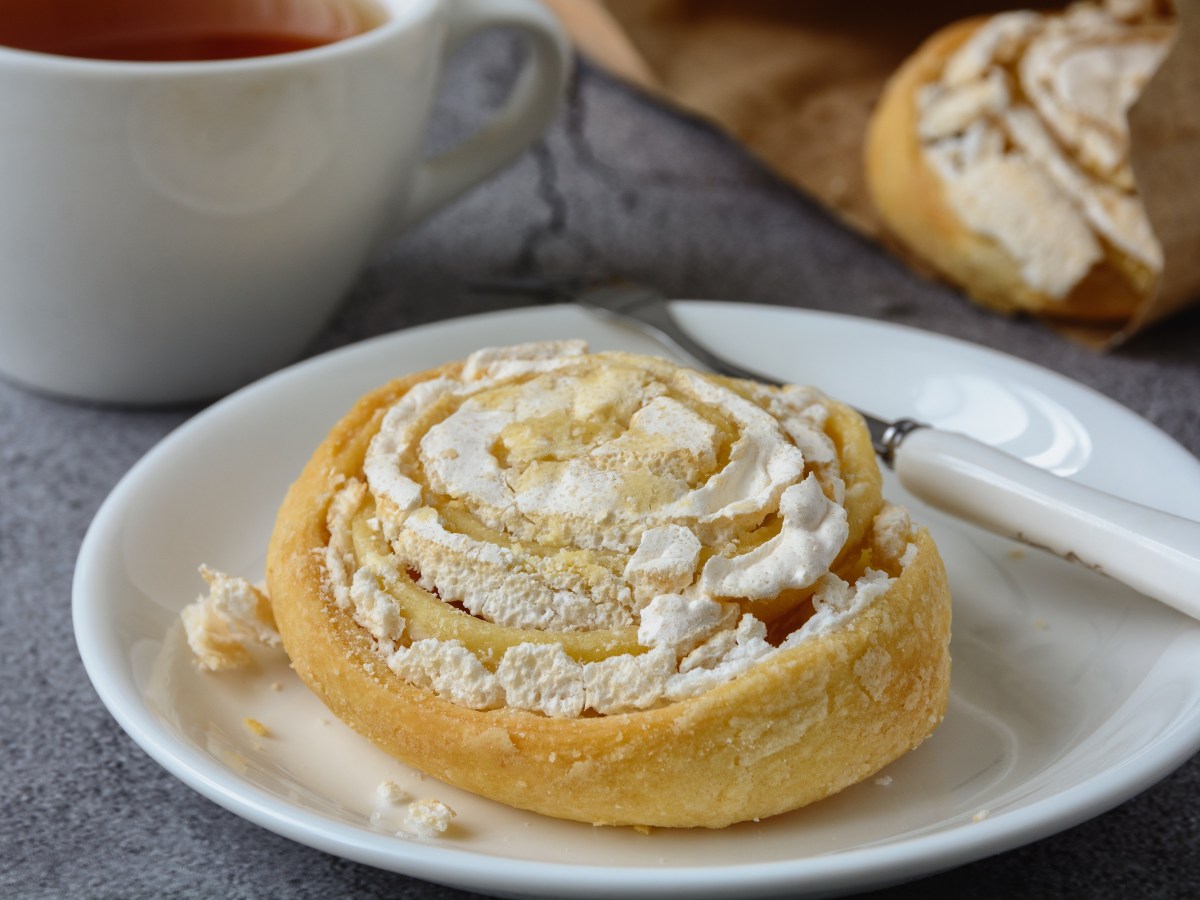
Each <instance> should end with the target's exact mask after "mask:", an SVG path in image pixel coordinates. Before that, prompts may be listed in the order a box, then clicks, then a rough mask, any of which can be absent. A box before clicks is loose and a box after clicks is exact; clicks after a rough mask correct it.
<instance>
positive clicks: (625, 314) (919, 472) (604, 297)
mask: <svg viewBox="0 0 1200 900" xmlns="http://www.w3.org/2000/svg"><path fill="white" fill-rule="evenodd" d="M567 295H568V296H570V297H571V298H572V299H574V300H575V301H576V302H578V303H579V304H580V305H581V306H583V307H584V308H585V309H588V310H590V311H591V312H593V313H595V314H596V315H598V316H601V317H603V318H606V319H614V320H618V321H621V322H625V323H627V324H630V325H633V326H634V327H636V328H638V329H639V330H640V331H642V332H644V333H646V334H648V335H650V336H652V337H654V338H656V339H657V340H658V341H660V342H661V343H663V344H665V345H667V346H668V347H670V348H671V349H673V350H675V351H676V352H678V353H681V354H683V355H684V356H686V357H689V358H690V359H691V360H692V361H693V362H695V363H697V364H698V365H699V366H700V367H702V368H705V369H709V370H710V371H713V372H717V373H719V374H722V375H729V376H731V377H734V378H746V379H750V380H753V381H761V382H765V383H768V384H781V383H782V382H781V381H780V380H779V379H777V378H772V377H770V376H767V375H763V374H761V373H758V372H754V371H751V370H749V369H744V368H742V367H741V366H737V365H734V364H733V363H731V362H729V361H728V360H726V359H723V358H722V357H720V356H718V355H717V354H715V353H713V352H712V351H711V350H710V349H709V348H707V347H705V346H704V345H702V344H700V343H698V342H697V341H696V340H695V339H693V338H692V337H691V336H690V335H689V334H688V333H687V332H686V331H684V330H683V329H682V328H681V327H680V326H679V324H678V323H677V322H676V321H675V319H674V317H673V316H672V315H671V312H670V309H669V308H668V306H667V303H666V300H665V299H664V298H663V297H662V295H660V294H658V293H657V292H655V291H653V290H651V289H649V288H644V287H640V286H633V285H622V284H616V285H607V286H601V287H598V288H593V289H591V290H584V291H580V292H567ZM860 412H861V411H860ZM862 416H863V418H864V419H865V420H866V422H867V427H868V428H869V430H870V432H871V439H872V442H873V443H874V445H875V450H876V452H877V453H878V454H879V456H880V458H881V459H882V460H883V461H884V462H885V463H886V464H887V465H889V466H891V467H892V468H893V469H894V470H895V472H896V475H897V476H898V477H899V479H900V483H901V484H902V485H903V486H904V488H905V489H906V490H908V491H909V492H910V493H911V494H913V496H915V497H917V498H919V499H921V500H922V501H924V502H925V503H928V504H929V505H930V506H933V507H935V508H937V509H940V510H942V511H943V512H947V513H949V514H951V515H953V516H957V517H958V518H960V519H965V520H966V521H968V522H972V523H974V524H976V525H979V526H981V527H983V528H986V529H988V530H989V531H992V532H995V533H996V534H1000V535H1003V536H1005V537H1009V538H1013V539H1014V540H1017V541H1021V542H1023V543H1026V544H1030V545H1032V546H1034V547H1038V548H1041V549H1043V550H1048V551H1050V552H1051V553H1054V554H1056V555H1058V556H1061V557H1063V558H1064V559H1068V560H1071V561H1072V562H1078V563H1082V564H1083V565H1085V566H1087V567H1088V568H1091V569H1094V570H1095V571H1097V572H1102V573H1104V574H1105V575H1108V576H1110V577H1112V578H1115V579H1116V580H1118V581H1120V582H1122V583H1124V584H1127V585H1129V586H1130V587H1131V588H1133V589H1134V590H1136V591H1139V592H1140V593H1142V594H1145V595H1146V596H1148V597H1152V598H1153V599H1155V600H1159V601H1161V602H1162V603H1165V604H1167V605H1168V606H1171V607H1173V608H1175V609H1177V610H1179V611H1180V612H1182V613H1186V614H1187V615H1189V616H1191V617H1192V618H1194V619H1200V522H1194V521H1192V520H1190V519H1185V518H1182V517H1180V516H1175V515H1172V514H1170V513H1166V512H1162V511H1161V510H1156V509H1151V508H1150V507H1148V506H1142V505H1140V504H1137V503H1132V502H1130V501H1128V500H1122V499H1120V498H1118V497H1114V496H1112V495H1111V494H1106V493H1104V492H1103V491H1098V490H1095V489H1093V488H1090V487H1086V486H1085V485H1082V484H1079V483H1078V482H1074V481H1069V480H1068V479H1065V478H1061V477H1059V476H1057V475H1055V474H1053V473H1051V472H1047V471H1045V470H1044V469H1039V468H1038V467H1037V466H1033V465H1030V464H1029V463H1026V462H1024V461H1023V460H1020V459H1017V458H1016V457H1014V456H1011V455H1009V454H1007V453H1004V452H1003V451H1001V450H997V449H995V448H993V447H989V446H988V445H986V444H983V443H980V442H979V441H977V440H974V439H973V438H970V437H967V436H966V435H963V434H958V433H956V432H952V431H943V430H941V429H938V428H934V427H931V426H928V425H922V424H921V423H919V422H914V421H912V420H910V419H900V420H898V421H895V422H888V421H884V420H883V419H879V418H876V417H875V416H871V415H867V414H866V413H862Z"/></svg>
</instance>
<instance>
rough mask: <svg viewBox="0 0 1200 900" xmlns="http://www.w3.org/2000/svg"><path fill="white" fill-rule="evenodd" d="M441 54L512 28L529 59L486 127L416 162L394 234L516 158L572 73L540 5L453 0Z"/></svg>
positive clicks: (538, 131) (528, 0) (525, 0)
mask: <svg viewBox="0 0 1200 900" xmlns="http://www.w3.org/2000/svg"><path fill="white" fill-rule="evenodd" d="M447 5H448V11H447V18H448V33H447V35H446V43H445V46H444V48H443V50H442V58H443V60H445V59H447V58H449V57H450V55H451V54H453V53H454V51H455V50H456V49H458V47H460V46H462V44H463V43H464V42H465V41H466V40H467V39H468V38H469V37H471V36H472V35H474V34H476V33H478V32H480V31H485V30H488V29H492V28H511V29H513V30H514V31H516V32H517V33H518V34H519V35H521V37H523V38H524V39H525V40H526V41H527V42H528V43H529V46H530V49H531V51H532V54H531V56H530V58H529V60H528V61H527V62H526V63H525V65H524V67H523V71H522V72H521V74H520V76H519V78H518V80H517V83H516V85H515V86H514V88H513V90H512V94H511V95H510V96H509V98H508V102H507V103H505V104H504V107H503V108H502V109H501V110H500V111H499V112H498V113H497V114H496V116H495V118H494V119H493V120H492V122H491V124H489V125H488V126H487V127H485V128H484V129H483V130H482V131H481V132H479V133H478V134H476V135H475V136H474V137H471V138H469V139H468V140H467V141H466V142H465V143H463V144H461V145H459V146H458V147H456V148H454V149H453V150H450V151H448V152H446V153H444V154H442V155H440V156H437V157H434V158H433V159H427V160H424V161H423V162H421V163H420V164H418V167H417V170H416V173H415V176H414V180H413V186H412V191H411V193H410V195H409V197H408V200H407V202H406V203H405V204H404V206H403V208H402V209H401V211H400V215H399V222H396V223H393V227H392V228H391V229H389V231H390V232H391V234H393V235H394V234H395V233H396V232H397V231H399V230H402V229H403V228H406V227H408V226H409V225H411V224H413V223H414V222H417V221H419V220H421V219H422V218H424V217H425V216H427V215H429V214H430V213H432V212H433V211H434V210H436V209H438V208H440V207H442V206H444V205H446V204H447V203H449V202H450V201H451V200H453V199H454V198H455V197H457V196H458V195H459V194H461V193H463V191H465V190H467V189H468V188H470V187H472V186H473V185H475V184H477V183H478V182H480V181H482V180H483V179H484V178H486V177H487V176H488V175H490V174H492V173H493V172H495V171H496V170H497V169H499V168H501V167H502V166H504V165H505V164H506V163H508V162H511V161H512V160H513V159H515V158H516V157H517V156H519V155H520V154H521V153H522V152H523V151H524V150H525V149H526V148H527V147H528V146H529V145H530V144H532V143H533V142H534V141H535V140H537V139H538V138H539V137H540V136H541V135H542V132H543V131H545V129H546V126H548V125H549V124H550V122H551V121H552V120H553V119H554V117H555V116H556V115H557V114H558V111H559V108H560V106H561V102H562V96H563V93H564V92H565V90H566V86H567V79H568V76H569V74H570V71H571V49H570V44H569V43H568V41H567V39H566V36H565V35H564V34H563V32H562V29H561V28H560V27H559V24H558V20H557V19H556V18H555V17H554V14H553V13H551V12H550V11H549V10H548V9H547V8H546V7H545V6H543V5H542V4H541V3H539V2H537V0H451V2H450V3H448V4H447Z"/></svg>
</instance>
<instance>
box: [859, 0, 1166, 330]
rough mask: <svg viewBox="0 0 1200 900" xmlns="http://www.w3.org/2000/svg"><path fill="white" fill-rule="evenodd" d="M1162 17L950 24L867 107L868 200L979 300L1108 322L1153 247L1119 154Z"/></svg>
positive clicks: (1097, 10)
mask: <svg viewBox="0 0 1200 900" xmlns="http://www.w3.org/2000/svg"><path fill="white" fill-rule="evenodd" d="M1173 30H1174V26H1173V22H1172V17H1171V14H1170V12H1169V10H1168V9H1167V8H1166V7H1165V6H1163V5H1161V4H1159V3H1155V2H1153V0H1109V2H1107V3H1105V4H1103V5H1098V4H1093V3H1079V4H1076V5H1074V6H1071V7H1069V8H1068V9H1067V10H1065V11H1064V12H1062V13H1041V12H1027V11H1019V12H1009V13H1002V14H999V15H995V16H991V17H988V18H980V19H971V20H967V21H964V22H959V23H957V24H954V25H951V26H949V27H948V28H946V29H944V30H942V31H941V32H939V33H937V34H936V35H934V36H933V37H932V38H930V40H929V41H927V42H926V43H925V44H924V45H923V46H922V47H921V48H920V49H919V50H918V51H917V52H916V53H915V54H914V55H913V56H912V57H911V58H910V59H909V60H908V61H907V62H906V63H905V64H904V65H903V66H902V67H901V69H900V70H899V71H898V72H897V73H896V74H895V75H894V76H893V78H892V79H891V81H890V82H889V83H888V85H887V87H886V88H885V90H884V94H883V96H882V98H881V100H880V103H879V106H878V108H877V109H876V111H875V114H874V117H873V119H872V121H871V125H870V129H869V132H868V137H867V146H866V174H867V181H868V186H869V188H870V191H871V194H872V198H873V200H874V202H875V205H876V206H877V208H878V210H879V212H880V215H881V216H882V218H883V220H884V222H885V224H886V225H887V227H888V229H889V230H890V231H891V232H892V233H893V234H894V235H895V237H897V238H898V239H899V240H900V242H901V243H902V244H904V245H905V246H907V247H908V248H909V249H910V250H912V251H913V252H915V254H916V255H917V256H919V257H921V258H923V259H924V260H925V261H926V262H928V263H930V264H931V265H932V266H933V267H934V268H935V269H936V270H937V271H938V272H940V273H941V274H942V275H944V276H945V277H947V278H948V279H950V280H951V281H953V282H955V283H957V284H959V285H960V286H961V287H963V288H964V289H965V290H966V291H967V293H968V294H970V295H971V296H972V297H973V298H974V299H976V300H977V301H979V302H981V303H983V304H984V305H986V306H989V307H992V308H995V309H998V310H1001V311H1005V312H1016V311H1022V310H1024V311H1031V312H1035V313H1037V314H1039V315H1042V316H1045V317H1048V318H1054V319H1060V320H1065V321H1080V322H1096V323H1102V322H1120V321H1123V320H1125V319H1127V318H1128V317H1129V316H1130V315H1131V314H1132V313H1133V312H1134V310H1135V309H1136V308H1137V307H1138V306H1139V304H1141V303H1142V302H1143V301H1144V300H1145V299H1146V298H1147V297H1148V296H1149V294H1150V293H1151V292H1152V290H1153V289H1154V286H1155V284H1156V283H1157V279H1158V277H1159V275H1160V274H1161V271H1162V264H1163V261H1162V250H1161V248H1160V245H1159V243H1158V240H1157V239H1156V238H1155V236H1154V233H1153V231H1152V229H1151V226H1150V222H1149V220H1148V219H1147V217H1146V213H1145V210H1144V208H1143V206H1142V203H1141V200H1140V198H1139V197H1138V192H1137V187H1136V185H1135V183H1134V178H1133V172H1132V169H1131V168H1130V162H1129V147H1130V136H1129V126H1128V122H1127V118H1126V117H1127V113H1128V111H1129V108H1130V107H1131V106H1132V105H1133V103H1134V102H1135V101H1136V100H1137V98H1138V97H1139V96H1140V94H1141V92H1142V88H1143V87H1144V86H1145V84H1146V82H1147V81H1148V80H1149V78H1150V77H1151V76H1152V75H1153V73H1154V72H1155V70H1157V68H1158V66H1159V64H1160V63H1161V62H1162V60H1163V58H1164V56H1165V55H1166V52H1167V49H1168V47H1169V44H1170V40H1171V37H1172V34H1173Z"/></svg>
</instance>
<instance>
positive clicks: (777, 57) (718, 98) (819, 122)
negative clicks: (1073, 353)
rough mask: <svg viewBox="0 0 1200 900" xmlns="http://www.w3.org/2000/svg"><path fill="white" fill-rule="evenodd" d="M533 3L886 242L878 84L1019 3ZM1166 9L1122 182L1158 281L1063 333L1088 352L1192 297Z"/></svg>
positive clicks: (1186, 158)
mask: <svg viewBox="0 0 1200 900" xmlns="http://www.w3.org/2000/svg"><path fill="white" fill-rule="evenodd" d="M545 2H546V3H547V4H548V5H550V6H551V7H553V8H554V9H555V10H556V12H557V13H558V14H559V16H560V17H561V18H562V20H563V22H564V24H565V25H566V27H567V29H568V31H569V32H570V33H571V34H572V36H573V37H574V39H575V41H576V43H577V44H578V46H579V48H580V50H581V52H582V53H583V54H584V55H586V56H588V57H590V58H591V59H592V60H593V61H595V62H596V63H598V64H599V65H600V66H602V67H604V68H606V69H608V70H609V71H610V72H612V73H613V74H615V75H617V76H619V77H621V78H623V79H625V80H627V81H629V82H631V83H633V84H635V85H637V86H639V87H641V88H643V89H644V90H647V91H649V92H652V93H654V94H657V95H659V96H661V97H662V98H663V99H665V100H667V101H669V102H671V103H674V104H675V105H677V106H679V107H681V108H683V109H685V110H688V111H690V112H692V113H695V114H698V115H700V116H702V117H705V118H708V119H709V120H711V121H713V122H715V123H717V124H718V125H720V126H721V127H722V128H723V129H724V130H725V131H727V132H728V133H729V134H731V135H733V136H734V137H735V138H737V139H738V140H739V141H740V142H741V143H742V144H743V145H744V146H746V147H747V148H748V149H749V150H751V151H752V152H753V153H755V154H756V155H757V156H758V157H759V158H761V159H762V160H763V161H764V162H765V163H767V165H769V166H771V167H772V168H773V169H774V170H775V171H776V172H778V173H779V174H780V175H782V176H783V177H785V178H787V179H788V180H790V181H792V182H793V183H795V184H797V185H798V186H800V187H801V188H802V189H803V190H805V191H806V192H807V193H809V194H810V195H812V196H813V197H815V198H816V199H817V200H819V201H820V202H821V203H823V204H824V205H825V206H827V207H828V208H830V209H831V210H833V211H834V212H835V213H836V214H837V215H838V216H839V217H840V218H841V219H842V220H843V221H844V222H845V223H846V224H847V225H849V226H850V227H852V228H854V229H855V230H857V231H859V232H861V233H863V234H866V235H868V236H870V237H873V238H876V239H883V237H884V235H883V233H882V228H881V225H880V222H879V219H878V218H877V216H876V214H875V211H874V209H873V208H872V206H871V203H870V200H869V197H868V194H867V188H866V182H865V178H864V175H863V167H862V148H863V141H864V136H865V134H866V128H867V121H868V119H869V117H870V115H871V111H872V109H873V107H874V104H875V102H876V100H877V98H878V97H879V94H880V92H881V91H882V88H883V85H884V82H885V81H886V80H887V79H888V77H889V76H890V75H891V74H892V73H893V72H894V71H895V69H896V68H897V67H898V66H899V65H900V63H901V62H902V61H903V60H904V59H905V58H907V57H908V55H909V54H911V53H912V52H913V51H914V50H915V49H916V48H917V47H918V46H919V45H920V44H921V42H922V41H924V40H925V38H927V37H928V36H929V35H931V34H932V33H933V32H934V31H936V30H938V29H939V28H941V27H942V26H943V25H946V24H949V23H950V22H952V21H955V20H958V19H962V18H965V17H967V16H970V15H976V14H980V13H994V12H999V11H1002V10H1005V9H1012V8H1016V7H1017V6H1021V5H1025V6H1028V5H1030V4H1020V3H1014V2H1012V0H1010V2H1007V3H1006V2H978V0H976V2H971V0H926V2H917V3H903V4H901V3H894V2H884V0H857V2H853V3H840V4H839V3H817V2H800V0H545ZM1032 5H1033V6H1040V7H1043V8H1055V7H1060V6H1061V5H1062V4H1061V3H1057V4H1046V3H1040V4H1039V3H1035V4H1032ZM1178 6H1179V12H1180V19H1181V23H1180V28H1179V32H1178V35H1177V38H1176V43H1175V46H1174V48H1173V49H1172V51H1171V53H1170V55H1169V56H1168V58H1167V60H1166V62H1165V63H1164V64H1163V66H1162V67H1161V69H1160V70H1159V72H1158V73H1157V74H1156V76H1155V77H1154V79H1153V80H1152V81H1151V82H1150V84H1149V85H1148V86H1147V88H1146V90H1145V91H1144V93H1143V95H1142V97H1141V99H1140V100H1139V101H1138V103H1137V105H1136V106H1135V107H1134V109H1133V111H1132V113H1131V115H1130V129H1131V134H1132V161H1133V167H1134V172H1135V174H1136V177H1137V181H1138V187H1139V190H1140V192H1141V194H1142V198H1143V201H1144V203H1145V205H1146V209H1147V214H1148V215H1149V217H1150V221H1151V223H1152V225H1153V226H1154V230H1155V233H1156V234H1157V236H1158V238H1159V240H1160V242H1161V243H1162V246H1163V250H1164V256H1165V260H1166V263H1165V266H1164V271H1163V275H1162V278H1161V280H1160V283H1159V286H1158V289H1157V290H1156V291H1155V292H1154V294H1153V295H1152V296H1151V297H1150V298H1149V299H1148V300H1147V302H1146V303H1145V304H1144V305H1143V306H1142V308H1141V309H1139V310H1138V312H1137V314H1136V315H1135V316H1134V317H1133V318H1132V319H1131V320H1130V322H1128V323H1127V324H1125V325H1124V326H1123V327H1122V328H1120V329H1107V330H1101V329H1093V328H1079V327H1072V328H1070V329H1064V330H1067V331H1068V332H1069V333H1070V334H1071V335H1072V336H1074V337H1077V338H1079V339H1082V340H1084V341H1086V342H1088V343H1090V344H1093V345H1105V344H1111V343H1115V342H1117V341H1119V340H1121V339H1123V338H1125V337H1127V336H1129V335H1131V334H1134V333H1135V332H1137V331H1139V330H1141V329H1143V328H1145V327H1146V326H1147V325H1149V324H1151V323H1153V322H1155V321H1158V320H1160V319H1162V318H1164V317H1165V316H1167V315H1169V314H1171V313H1173V312H1176V311H1178V310H1180V309H1182V308H1183V307H1185V306H1188V305H1190V304H1191V303H1193V302H1195V301H1196V300H1200V177H1197V175H1198V174H1200V0H1178ZM893 249H895V248H893ZM902 255H903V254H902ZM907 261H908V262H910V264H913V265H914V266H915V267H916V268H918V269H922V270H923V269H924V267H923V266H921V264H920V263H919V262H917V261H915V260H912V259H911V258H909V259H908V260H907Z"/></svg>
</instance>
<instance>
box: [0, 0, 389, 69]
mask: <svg viewBox="0 0 1200 900" xmlns="http://www.w3.org/2000/svg"><path fill="white" fill-rule="evenodd" d="M384 18H385V15H384V13H383V11H382V10H381V9H380V8H379V7H378V6H376V5H375V4H374V3H372V2H370V0H0V46H7V47H12V48H15V49H19V50H32V51H35V52H38V53H51V54H54V55H57V56H73V57H79V58H83V59H104V60H126V61H131V62H182V61H190V60H216V59H242V58H247V57H255V56H270V55H273V54H277V53H291V52H295V51H297V50H309V49H311V48H313V47H320V46H323V45H325V44H332V43H334V42H336V41H341V40H345V39H346V38H349V37H353V36H354V35H357V34H362V33H363V32H364V31H369V30H370V29H372V28H374V27H375V26H376V25H379V24H380V23H381V22H383V20H384Z"/></svg>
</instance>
